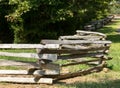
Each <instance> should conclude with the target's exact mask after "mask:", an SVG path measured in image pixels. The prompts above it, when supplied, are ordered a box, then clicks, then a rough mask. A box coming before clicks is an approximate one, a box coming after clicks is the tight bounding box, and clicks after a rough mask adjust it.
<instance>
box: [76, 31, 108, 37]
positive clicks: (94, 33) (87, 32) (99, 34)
mask: <svg viewBox="0 0 120 88" xmlns="http://www.w3.org/2000/svg"><path fill="white" fill-rule="evenodd" d="M76 32H77V34H78V35H79V34H82V35H83V34H84V35H91V34H92V35H98V36H103V37H105V38H106V37H107V36H106V35H105V34H103V33H100V32H91V31H81V30H77V31H76Z"/></svg>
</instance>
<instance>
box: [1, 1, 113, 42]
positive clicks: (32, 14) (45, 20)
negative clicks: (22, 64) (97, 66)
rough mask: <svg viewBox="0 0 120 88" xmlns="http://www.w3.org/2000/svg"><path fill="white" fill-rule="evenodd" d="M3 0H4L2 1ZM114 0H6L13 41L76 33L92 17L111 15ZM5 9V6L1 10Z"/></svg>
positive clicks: (36, 40)
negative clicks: (111, 4) (110, 4)
mask: <svg viewBox="0 0 120 88" xmlns="http://www.w3.org/2000/svg"><path fill="white" fill-rule="evenodd" d="M1 1H4V0H1ZM111 1H112V0H102V1H101V0H87V1H84V0H6V2H7V4H5V3H3V4H4V5H7V6H9V10H7V14H6V15H5V17H6V19H7V21H8V23H9V28H11V29H12V30H13V33H14V42H15V43H25V42H31V43H33V42H34V43H35V42H39V41H40V39H42V38H57V37H58V36H59V35H65V34H73V33H74V32H75V30H76V29H77V30H78V29H82V27H83V26H84V25H85V23H87V22H89V21H91V20H92V19H100V18H102V17H103V16H105V15H107V14H108V9H109V3H110V2H111ZM0 10H2V9H0Z"/></svg>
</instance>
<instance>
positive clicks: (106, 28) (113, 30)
mask: <svg viewBox="0 0 120 88" xmlns="http://www.w3.org/2000/svg"><path fill="white" fill-rule="evenodd" d="M115 30H116V29H114V28H112V27H104V28H101V29H100V30H98V31H99V32H101V33H105V34H110V33H112V32H115Z"/></svg>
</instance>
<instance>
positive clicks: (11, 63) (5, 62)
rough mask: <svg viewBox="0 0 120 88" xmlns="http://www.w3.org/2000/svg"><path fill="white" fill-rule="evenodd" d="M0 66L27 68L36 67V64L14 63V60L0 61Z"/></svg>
mask: <svg viewBox="0 0 120 88" xmlns="http://www.w3.org/2000/svg"><path fill="white" fill-rule="evenodd" d="M0 66H29V67H38V64H36V63H35V62H25V61H15V60H4V59H1V60H0Z"/></svg>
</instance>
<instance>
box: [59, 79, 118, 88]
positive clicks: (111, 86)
mask: <svg viewBox="0 0 120 88" xmlns="http://www.w3.org/2000/svg"><path fill="white" fill-rule="evenodd" d="M61 84H62V85H63V86H65V88H120V80H108V81H107V80H104V81H102V82H75V83H70V84H65V83H61Z"/></svg>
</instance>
